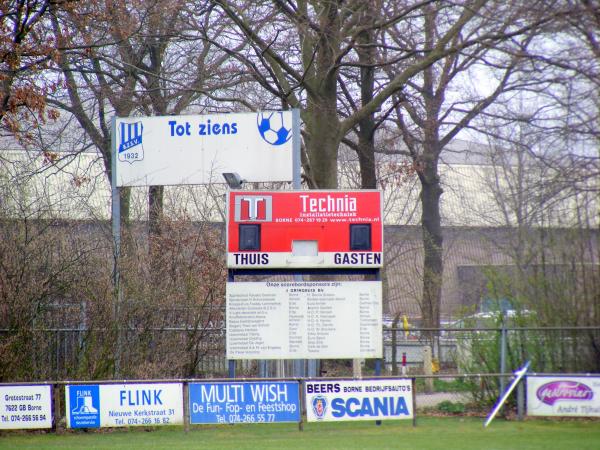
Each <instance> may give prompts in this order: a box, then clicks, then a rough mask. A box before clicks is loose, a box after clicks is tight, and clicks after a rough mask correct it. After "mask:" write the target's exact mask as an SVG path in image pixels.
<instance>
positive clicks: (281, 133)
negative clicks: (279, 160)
mask: <svg viewBox="0 0 600 450" xmlns="http://www.w3.org/2000/svg"><path fill="white" fill-rule="evenodd" d="M291 122H292V120H291V116H290V115H289V114H288V115H284V112H283V111H275V112H259V113H258V114H257V115H256V125H257V127H258V132H259V133H260V137H262V138H263V140H264V141H265V142H267V143H268V144H271V145H283V144H285V143H286V142H287V141H289V140H290V138H291V137H292V123H291Z"/></svg>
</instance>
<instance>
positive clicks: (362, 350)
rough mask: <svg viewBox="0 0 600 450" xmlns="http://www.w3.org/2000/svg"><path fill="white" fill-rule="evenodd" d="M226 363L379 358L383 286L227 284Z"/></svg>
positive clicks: (373, 283)
mask: <svg viewBox="0 0 600 450" xmlns="http://www.w3.org/2000/svg"><path fill="white" fill-rule="evenodd" d="M226 310H227V358H228V359H321V358H329V359H332V358H381V355H382V324H381V282H380V281H343V282H338V281H331V282H329V281H315V282H308V281H307V282H263V283H259V282H235V283H227V306H226Z"/></svg>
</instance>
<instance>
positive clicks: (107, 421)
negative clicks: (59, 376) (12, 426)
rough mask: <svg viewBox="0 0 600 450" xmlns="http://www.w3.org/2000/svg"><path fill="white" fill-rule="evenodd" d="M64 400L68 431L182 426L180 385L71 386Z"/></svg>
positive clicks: (181, 393) (181, 390)
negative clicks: (140, 426)
mask: <svg viewBox="0 0 600 450" xmlns="http://www.w3.org/2000/svg"><path fill="white" fill-rule="evenodd" d="M65 397H66V402H65V405H66V408H67V414H66V416H67V427H69V428H99V427H130V426H138V425H142V426H156V425H181V424H183V385H182V384H181V383H138V384H86V385H70V386H66V387H65Z"/></svg>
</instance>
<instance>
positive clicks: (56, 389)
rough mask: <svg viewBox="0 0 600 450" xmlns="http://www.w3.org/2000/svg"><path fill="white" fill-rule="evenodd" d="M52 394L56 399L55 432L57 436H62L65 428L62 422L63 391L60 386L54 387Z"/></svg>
mask: <svg viewBox="0 0 600 450" xmlns="http://www.w3.org/2000/svg"><path fill="white" fill-rule="evenodd" d="M52 394H53V397H54V431H55V433H56V434H62V432H63V428H62V425H61V422H62V419H63V417H62V414H61V411H62V408H61V407H60V405H61V389H60V384H54V385H52Z"/></svg>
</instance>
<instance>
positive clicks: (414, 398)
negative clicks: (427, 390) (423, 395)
mask: <svg viewBox="0 0 600 450" xmlns="http://www.w3.org/2000/svg"><path fill="white" fill-rule="evenodd" d="M410 383H411V384H412V404H413V427H416V426H417V380H416V378H414V377H413V378H411V379H410Z"/></svg>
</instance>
